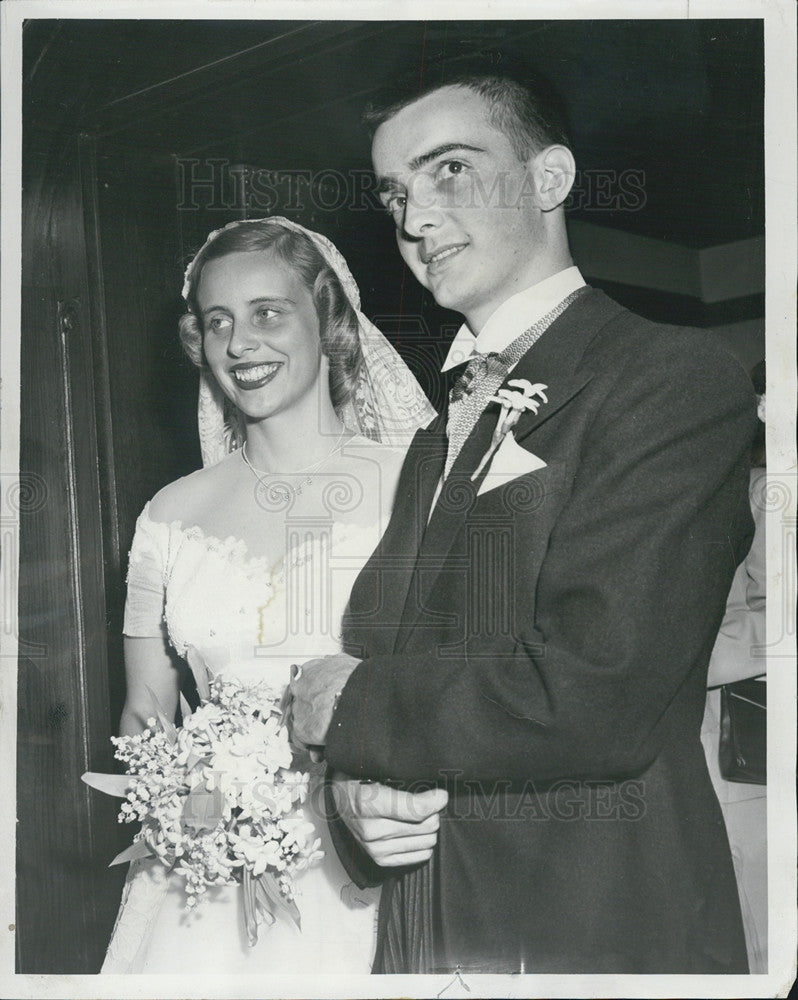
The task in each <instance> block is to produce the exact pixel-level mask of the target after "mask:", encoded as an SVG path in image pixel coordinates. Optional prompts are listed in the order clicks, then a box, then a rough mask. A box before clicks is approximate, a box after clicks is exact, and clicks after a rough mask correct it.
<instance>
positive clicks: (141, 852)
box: [108, 840, 155, 868]
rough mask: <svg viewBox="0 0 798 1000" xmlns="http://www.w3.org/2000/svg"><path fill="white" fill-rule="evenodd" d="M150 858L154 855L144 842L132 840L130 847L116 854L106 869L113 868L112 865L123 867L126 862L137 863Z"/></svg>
mask: <svg viewBox="0 0 798 1000" xmlns="http://www.w3.org/2000/svg"><path fill="white" fill-rule="evenodd" d="M152 857H155V855H154V854H153V853H152V851H151V850H150V848H149V846H148V844H147V842H146V841H145V840H134V841H133V843H132V844H131V845H130V847H126V848H125V849H124V851H122V853H121V854H117V856H116V857H115V858H114V860H113V861H112V862H111V864H110V865H108V867H109V868H113V866H114V865H123V864H124V863H125V862H126V861H138V860H139V858H152Z"/></svg>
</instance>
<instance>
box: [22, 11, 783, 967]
mask: <svg viewBox="0 0 798 1000" xmlns="http://www.w3.org/2000/svg"><path fill="white" fill-rule="evenodd" d="M484 48H491V49H493V50H497V51H499V52H500V53H506V54H511V53H517V54H521V55H523V56H525V57H526V58H527V59H528V60H529V61H530V62H532V63H533V64H534V65H535V66H536V67H537V69H539V70H540V71H542V72H543V73H544V74H546V75H547V76H549V78H550V79H551V80H552V81H554V82H555V83H556V84H557V86H558V88H559V89H560V91H561V92H562V95H563V97H564V100H565V102H566V105H567V108H568V112H569V116H570V119H571V126H572V137H573V147H574V152H575V154H576V157H577V163H578V165H579V168H580V175H579V178H578V181H577V193H576V195H575V196H574V198H573V199H572V206H571V208H570V210H569V213H568V217H569V220H570V221H569V225H570V228H571V236H572V243H573V246H574V253H575V258H576V262H577V264H579V265H580V266H581V267H582V268H583V271H584V272H585V274H586V276H587V277H588V279H589V280H591V282H592V283H593V284H597V285H600V286H601V287H604V288H605V289H607V290H608V291H610V293H611V294H613V295H614V296H615V297H616V298H617V299H619V300H620V301H622V302H623V303H624V304H627V305H629V306H631V307H632V308H635V309H636V310H637V311H639V312H642V313H644V314H646V315H649V316H651V317H653V318H655V319H661V320H667V321H670V322H686V323H691V324H694V325H700V326H705V327H712V328H715V329H716V330H717V331H718V336H719V337H724V338H725V339H726V341H727V343H728V344H729V346H730V348H731V349H732V350H733V351H735V353H736V354H737V355H738V357H740V359H741V361H742V362H743V363H744V364H746V366H747V367H750V366H751V365H752V364H753V363H754V362H755V361H757V360H759V358H760V357H761V356H762V354H763V343H764V339H763V330H764V294H763V292H764V254H763V239H762V237H763V236H764V162H763V160H764V153H763V100H764V99H763V89H764V84H763V72H764V60H763V36H762V26H761V22H758V21H740V20H723V21H694V20H693V21H552V22H546V21H490V22H487V21H486V22H473V21H469V22H463V23H457V22H453V21H446V22H442V21H438V22H436V21H433V22H384V21H375V22H345V21H328V22H308V21H297V22H288V21H280V22H270V21H254V22H250V21H247V22H245V21H222V22H219V21H84V20H68V21H66V20H65V21H55V20H31V21H28V22H27V23H26V25H25V29H24V94H23V97H24V111H23V144H24V154H23V160H24V162H23V277H22V281H23V326H22V415H21V416H22V456H21V468H22V477H23V484H24V483H26V482H27V484H28V487H29V490H28V500H27V501H26V503H24V504H23V505H22V509H21V517H20V519H21V530H22V535H21V575H20V626H21V637H20V662H19V701H18V705H19V758H18V761H19V763H18V767H19V771H18V817H19V827H18V829H19V839H18V863H17V903H18V912H17V923H16V927H17V950H18V971H20V972H35V973H80V972H95V971H97V970H98V968H99V965H100V962H101V960H102V956H103V953H104V949H105V945H106V943H107V940H108V937H109V935H110V930H111V926H112V923H113V918H114V915H115V912H116V907H117V904H118V899H119V891H120V885H121V879H122V877H123V875H124V873H123V872H121V871H119V870H117V869H114V870H111V871H108V870H107V868H106V865H107V863H108V861H109V860H110V858H111V857H112V856H113V855H114V854H115V853H116V852H117V851H118V850H121V848H122V847H124V846H126V844H127V843H128V842H129V840H130V836H131V832H132V831H131V829H130V828H127V827H125V828H120V827H117V825H116V822H115V816H116V807H117V803H116V802H113V801H111V800H110V799H104V798H103V797H101V796H100V795H99V794H98V793H95V792H92V791H90V790H89V789H87V788H85V786H83V785H82V784H81V783H80V781H79V777H80V774H81V773H82V772H83V771H84V770H96V771H103V770H106V771H107V770H110V769H111V768H112V760H111V749H110V744H109V742H108V737H109V735H110V734H111V733H112V732H113V731H114V730H115V728H116V725H117V722H118V714H119V709H120V707H121V702H122V698H123V695H124V675H123V667H122V660H121V620H122V607H123V600H124V574H125V571H126V553H127V550H128V548H129V545H130V541H131V538H132V533H133V526H134V523H135V519H136V517H137V515H138V513H139V511H140V509H141V507H142V506H143V504H144V502H145V501H146V500H147V499H149V497H151V496H152V494H154V493H155V492H156V491H157V490H158V489H159V488H160V487H161V486H163V485H164V484H165V483H167V482H169V481H171V480H173V479H175V478H176V477H177V476H180V475H183V474H185V473H187V472H189V471H191V470H192V469H194V468H196V467H197V466H198V465H199V464H200V458H199V447H198V443H197V436H196V426H195V406H196V373H195V371H194V370H193V369H192V367H191V365H190V364H189V363H188V362H187V361H186V360H185V359H184V358H183V357H182V356H181V353H180V350H179V347H178V342H177V336H176V320H177V317H178V316H179V315H180V313H181V311H182V308H181V299H180V288H181V285H182V270H183V267H184V266H185V263H186V261H187V259H189V258H190V256H191V253H192V251H193V250H195V249H197V248H198V246H199V245H200V244H201V243H202V241H203V240H204V238H205V236H206V235H207V233H208V231H209V230H210V229H213V228H217V227H218V226H221V225H224V224H225V223H226V222H229V221H230V220H231V219H233V218H241V217H246V216H251V217H253V216H254V217H257V216H260V215H265V214H269V213H270V212H272V213H274V212H283V213H284V214H287V215H290V216H291V217H292V218H295V219H296V220H297V221H299V222H301V223H303V224H306V225H308V226H310V227H311V228H315V229H318V230H320V231H321V232H324V233H325V234H326V235H328V236H330V237H331V238H332V239H333V240H334V241H335V242H336V243H337V245H338V246H339V248H340V249H341V251H342V252H343V253H344V255H345V256H346V258H347V260H348V261H349V263H350V266H351V268H352V271H353V273H354V275H355V278H356V279H357V281H358V283H359V285H360V288H361V292H362V296H363V302H364V311H365V312H366V314H367V315H369V316H370V317H372V318H374V319H376V320H377V322H378V323H379V324H380V325H381V326H382V327H383V329H385V331H386V332H387V333H388V334H389V336H390V337H391V339H392V340H393V341H394V342H395V343H396V345H397V346H398V348H399V349H400V351H402V353H403V354H404V355H405V357H406V358H407V359H408V362H409V363H410V364H411V366H413V367H414V368H415V369H416V370H417V372H418V374H419V377H420V378H421V380H422V382H423V383H424V385H425V387H426V388H427V389H428V390H429V393H430V395H431V397H432V399H433V402H434V403H435V404H436V405H440V403H441V399H440V390H439V388H438V384H437V381H436V379H435V364H434V362H435V360H436V359H438V358H440V357H441V356H442V354H443V352H444V350H445V345H446V341H447V338H450V337H451V334H452V332H453V331H454V329H456V327H457V325H459V319H458V317H457V316H456V315H454V314H451V313H447V312H446V311H444V310H441V309H439V308H438V307H437V306H436V305H435V304H434V302H433V301H432V300H431V299H430V297H429V295H428V294H427V293H426V292H424V291H423V290H422V289H421V288H420V287H419V286H418V285H417V284H416V283H415V281H414V280H413V279H412V277H411V276H409V275H407V276H406V275H405V273H404V270H403V266H402V263H401V260H400V258H399V255H398V253H397V251H396V247H395V243H394V239H393V234H392V224H391V223H390V221H389V220H388V219H387V217H385V215H384V213H381V212H379V211H378V210H376V209H375V208H374V207H373V205H372V204H371V199H370V197H369V195H368V186H369V178H370V175H369V173H368V169H369V157H368V143H367V141H366V138H365V136H364V135H363V133H362V132H361V129H360V127H359V115H360V111H361V109H362V107H363V105H364V103H365V102H366V101H367V99H368V97H369V95H370V94H371V93H372V92H374V91H375V90H376V89H377V88H378V87H379V86H381V85H383V84H384V83H385V82H387V81H390V80H392V79H393V78H394V77H395V76H396V75H397V74H399V73H404V72H405V71H407V70H408V69H411V70H413V69H417V71H418V73H419V77H421V76H423V75H424V74H430V73H437V74H441V78H442V79H443V78H445V73H446V71H447V66H449V65H452V64H455V63H456V61H457V59H458V58H459V57H461V56H463V55H465V54H466V53H468V52H470V51H472V50H474V49H484Z"/></svg>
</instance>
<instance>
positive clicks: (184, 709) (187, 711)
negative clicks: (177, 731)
mask: <svg viewBox="0 0 798 1000" xmlns="http://www.w3.org/2000/svg"><path fill="white" fill-rule="evenodd" d="M180 716H181V718H182V719H183V725H185V722H186V719H188V718H190V717H191V705H189V703H188V702H187V701H186V696H185V695H184V694H183V692H182V691H181V692H180Z"/></svg>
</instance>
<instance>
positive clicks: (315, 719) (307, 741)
mask: <svg viewBox="0 0 798 1000" xmlns="http://www.w3.org/2000/svg"><path fill="white" fill-rule="evenodd" d="M358 663H360V660H356V659H355V658H354V657H353V656H347V654H346V653H338V654H336V655H335V656H323V657H321V659H318V660H308V662H307V663H303V664H302V666H301V667H294V668H292V674H293V676H292V678H291V682H290V684H289V699H290V718H291V722H290V726H291V742H292V743H294V744H295V745H296V746H300V747H319V748H321V747H323V746H324V744H325V743H326V742H327V730H328V729H329V728H330V722H331V721H332V716H333V712H334V711H335V703H336V701H337V699H338V695H339V694H340V693H341V691H342V690H343V687H344V684H346V682H347V681H348V680H349V675H350V674H351V673H352V671H353V670H354V669H355V667H356V666H357V665H358Z"/></svg>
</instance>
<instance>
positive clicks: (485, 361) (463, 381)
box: [450, 351, 507, 402]
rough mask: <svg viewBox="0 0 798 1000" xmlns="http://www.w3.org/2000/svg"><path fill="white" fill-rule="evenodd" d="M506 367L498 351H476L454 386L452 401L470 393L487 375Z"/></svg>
mask: <svg viewBox="0 0 798 1000" xmlns="http://www.w3.org/2000/svg"><path fill="white" fill-rule="evenodd" d="M506 367H507V366H506V365H505V364H504V362H503V361H502V359H501V357H500V355H499V354H497V353H496V351H490V352H489V353H488V354H479V353H478V352H474V354H472V355H471V357H470V359H469V361H468V364H467V365H466V366H465V369H464V370H463V372H462V374H461V375H460V376H459V377H458V378H457V380H456V381H455V383H454V385H453V386H452V391H451V396H450V399H451V401H452V402H455V401H456V400H459V399H462V398H463V396H468V395H470V394H471V393H472V392H473V391H474V389H475V388H476V387H477V385H478V384H479V383H480V382H481V381H482V379H484V378H485V376H486V375H488V374H490V373H491V372H494V371H501V370H502V369H505V368H506Z"/></svg>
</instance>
